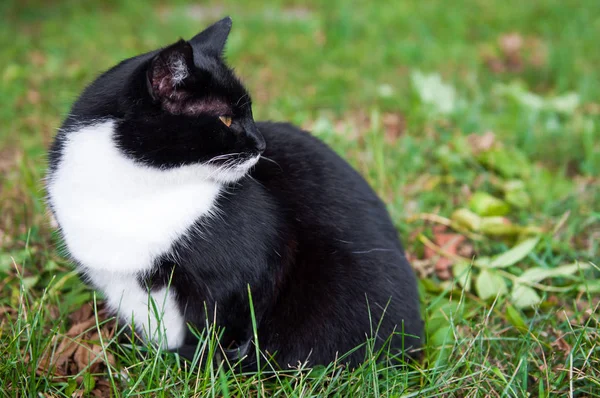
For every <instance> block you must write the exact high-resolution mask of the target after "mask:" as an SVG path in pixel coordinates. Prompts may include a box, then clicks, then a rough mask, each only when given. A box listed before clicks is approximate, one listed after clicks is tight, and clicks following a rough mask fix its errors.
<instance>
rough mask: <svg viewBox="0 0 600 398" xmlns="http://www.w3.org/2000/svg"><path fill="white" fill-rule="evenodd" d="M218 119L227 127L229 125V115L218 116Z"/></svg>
mask: <svg viewBox="0 0 600 398" xmlns="http://www.w3.org/2000/svg"><path fill="white" fill-rule="evenodd" d="M219 120H220V121H222V122H223V124H224V125H225V126H227V127H229V126H231V116H219Z"/></svg>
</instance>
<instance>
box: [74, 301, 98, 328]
mask: <svg viewBox="0 0 600 398" xmlns="http://www.w3.org/2000/svg"><path fill="white" fill-rule="evenodd" d="M93 312H94V308H93V307H92V304H91V303H87V304H84V305H82V306H81V307H80V308H79V309H78V310H77V311H75V312H73V313H72V314H71V315H69V319H70V320H71V322H72V323H73V324H77V323H81V322H83V321H87V320H89V319H90V318H93V316H92V315H93Z"/></svg>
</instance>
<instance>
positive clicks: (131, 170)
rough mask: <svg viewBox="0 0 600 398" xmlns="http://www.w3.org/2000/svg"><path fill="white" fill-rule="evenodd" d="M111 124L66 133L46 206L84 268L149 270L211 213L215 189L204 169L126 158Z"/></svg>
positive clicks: (217, 185) (72, 253) (215, 186)
mask: <svg viewBox="0 0 600 398" xmlns="http://www.w3.org/2000/svg"><path fill="white" fill-rule="evenodd" d="M113 125H114V123H113V122H111V121H105V122H102V123H99V124H95V125H91V126H87V127H83V128H82V129H81V130H79V131H75V132H72V133H70V134H69V136H68V139H67V141H66V143H65V146H64V149H63V153H62V155H63V156H62V159H61V162H60V164H59V166H58V168H57V169H56V171H55V173H54V174H52V175H51V176H50V178H49V180H48V193H49V200H50V203H51V204H52V207H53V211H54V214H55V217H56V219H57V221H58V223H59V225H60V228H61V230H62V233H63V236H64V238H65V242H66V245H67V248H68V250H69V252H70V253H71V255H72V256H73V257H74V258H75V259H76V260H77V261H79V262H81V263H82V264H84V265H85V266H86V267H88V268H90V269H93V270H103V271H109V272H119V273H129V274H132V273H137V272H144V271H148V270H150V268H151V267H152V265H153V262H154V260H155V259H156V258H157V257H158V256H160V255H161V254H164V253H166V252H167V251H168V250H169V249H170V248H171V246H172V244H173V243H174V242H175V241H176V240H177V239H178V238H180V237H181V236H182V235H183V234H184V233H185V232H186V230H188V229H189V228H190V227H191V226H192V225H193V224H194V223H195V222H196V221H197V220H198V218H200V217H202V216H205V215H208V214H210V213H211V212H213V211H214V210H215V208H214V203H215V199H216V198H217V196H218V195H219V190H220V185H219V184H218V183H217V182H215V181H212V180H210V179H209V178H207V175H208V174H207V173H209V172H210V170H208V169H207V167H206V166H202V165H192V166H182V167H179V168H176V169H170V170H158V169H154V168H150V167H147V166H144V165H141V164H137V163H135V162H133V161H132V160H130V159H128V158H127V157H126V156H124V155H123V154H122V153H121V152H120V151H119V150H118V149H117V148H116V147H115V145H114V142H113V140H112V134H113Z"/></svg>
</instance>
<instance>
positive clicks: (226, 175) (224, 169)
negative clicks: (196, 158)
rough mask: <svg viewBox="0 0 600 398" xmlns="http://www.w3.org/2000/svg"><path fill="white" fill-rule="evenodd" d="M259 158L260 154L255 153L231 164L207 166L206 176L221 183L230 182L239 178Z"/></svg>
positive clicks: (246, 172)
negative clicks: (208, 168)
mask: <svg viewBox="0 0 600 398" xmlns="http://www.w3.org/2000/svg"><path fill="white" fill-rule="evenodd" d="M259 159H260V155H255V156H253V157H251V158H249V159H247V160H244V161H243V162H240V163H238V164H236V165H233V166H219V167H216V166H208V167H210V171H209V172H208V173H207V174H206V178H207V179H209V180H211V181H214V182H218V183H221V184H231V183H234V182H237V181H239V180H241V179H242V178H243V177H244V176H245V175H246V174H248V172H249V171H250V170H251V169H252V167H254V165H255V164H256V163H257V162H258V160H259Z"/></svg>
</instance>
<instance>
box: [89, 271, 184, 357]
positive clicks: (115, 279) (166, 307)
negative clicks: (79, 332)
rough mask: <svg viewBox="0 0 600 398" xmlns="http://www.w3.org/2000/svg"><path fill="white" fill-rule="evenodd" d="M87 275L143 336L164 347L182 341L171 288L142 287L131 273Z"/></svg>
mask: <svg viewBox="0 0 600 398" xmlns="http://www.w3.org/2000/svg"><path fill="white" fill-rule="evenodd" d="M86 276H87V277H88V278H90V280H92V281H93V283H94V285H95V286H96V287H97V288H98V289H100V290H102V291H103V292H104V294H105V295H106V299H107V303H108V305H109V307H110V308H111V309H112V310H114V311H116V312H117V314H118V315H119V317H120V318H121V319H123V320H125V321H126V322H127V323H128V324H131V322H132V321H133V323H134V325H135V328H136V330H137V331H138V332H139V333H141V335H142V337H143V338H144V339H146V340H149V341H154V342H156V343H158V344H159V345H160V346H161V347H163V348H165V349H173V348H178V347H180V346H181V345H182V344H183V343H184V340H185V334H186V330H187V328H186V324H185V319H184V317H183V315H182V314H181V312H180V311H179V307H178V306H177V302H176V301H175V297H174V296H173V293H172V291H170V290H168V289H167V288H166V287H164V288H162V289H160V290H158V291H155V292H151V293H150V294H148V291H146V290H144V289H142V288H141V287H140V285H139V283H138V281H137V279H136V277H135V275H132V274H124V273H120V272H106V271H90V272H88V273H86Z"/></svg>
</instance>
